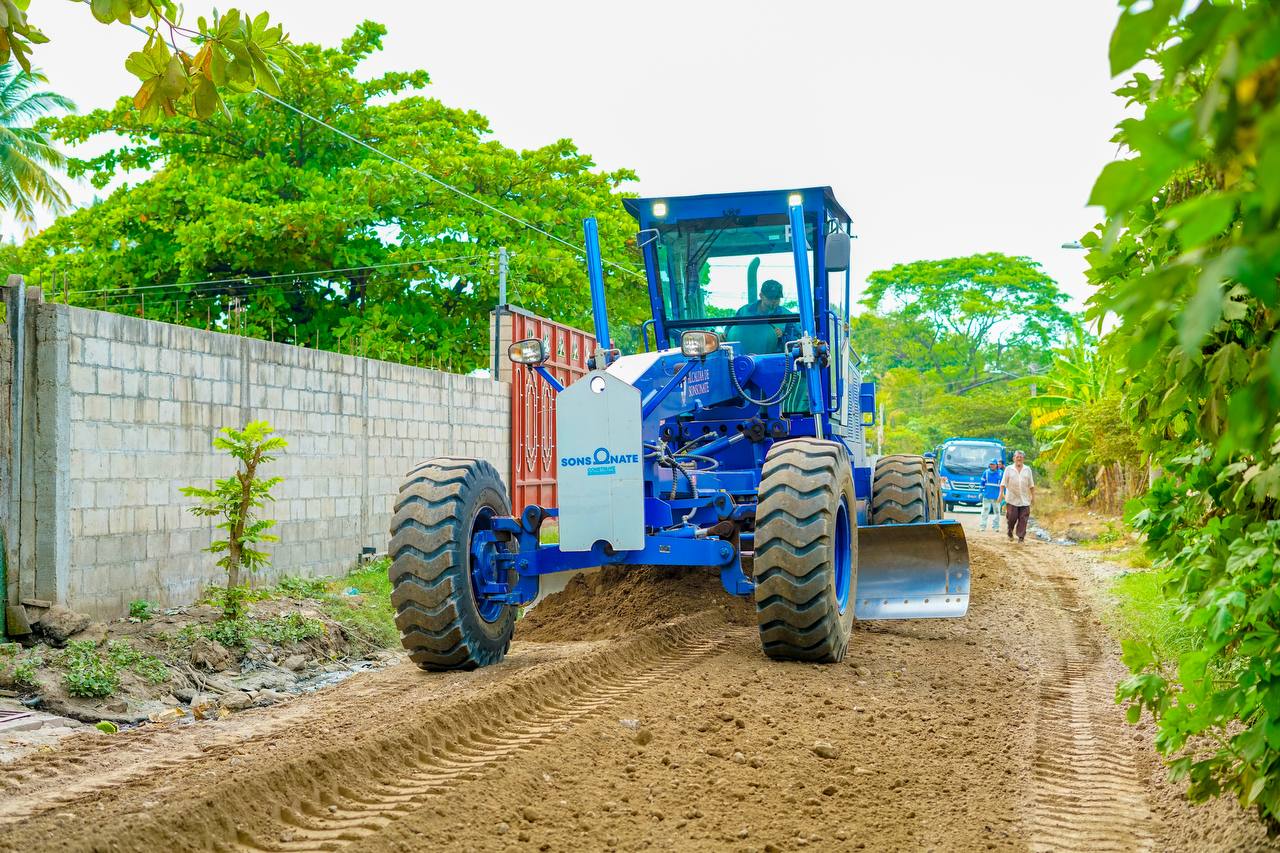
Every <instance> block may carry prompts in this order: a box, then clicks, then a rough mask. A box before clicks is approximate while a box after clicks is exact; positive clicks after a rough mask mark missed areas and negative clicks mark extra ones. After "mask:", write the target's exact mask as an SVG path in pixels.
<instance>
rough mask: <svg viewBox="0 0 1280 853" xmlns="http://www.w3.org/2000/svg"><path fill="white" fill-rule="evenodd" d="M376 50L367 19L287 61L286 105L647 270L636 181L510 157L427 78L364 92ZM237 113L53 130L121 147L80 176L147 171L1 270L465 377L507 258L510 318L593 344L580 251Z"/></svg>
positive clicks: (118, 110) (613, 307) (627, 289)
mask: <svg viewBox="0 0 1280 853" xmlns="http://www.w3.org/2000/svg"><path fill="white" fill-rule="evenodd" d="M385 32H386V30H385V28H383V27H382V26H380V25H378V24H374V23H369V22H366V23H364V24H362V25H360V27H359V28H358V29H357V30H356V31H355V33H354V34H353V35H352V36H351V37H349V38H348V39H346V40H345V41H344V42H343V43H342V44H341V45H340V46H339V47H336V48H322V47H319V46H316V45H300V46H298V47H297V48H296V50H297V53H298V54H299V56H300V57H301V59H302V62H300V63H299V64H297V65H296V66H295V67H293V68H292V69H290V70H289V71H288V72H287V73H286V74H284V75H282V76H281V78H280V85H281V88H282V91H283V93H284V98H285V100H287V101H288V102H290V103H292V104H296V105H298V106H299V107H300V108H302V109H304V110H306V111H307V112H309V113H311V114H312V115H316V116H318V117H320V118H322V119H324V120H325V121H327V122H330V123H331V124H333V125H334V126H335V127H337V128H339V129H340V130H342V131H344V132H346V133H349V134H351V135H352V136H354V137H356V138H358V139H363V140H369V141H370V142H371V143H373V144H375V145H376V146H377V147H378V148H379V149H381V150H383V151H385V152H387V153H389V154H391V155H392V156H394V157H396V158H399V159H400V160H402V161H403V162H404V163H406V164H408V165H409V166H412V167H413V168H416V169H420V170H422V171H424V172H426V173H429V174H430V175H435V176H439V177H440V178H441V179H444V180H446V181H448V182H449V183H451V184H452V185H454V186H456V187H458V188H460V189H461V190H463V191H465V192H467V193H470V194H472V195H475V196H477V197H478V198H480V199H481V200H482V201H483V202H485V203H487V204H489V205H492V206H494V207H496V208H499V209H500V210H501V211H503V212H505V213H508V214H511V215H512V216H516V217H520V218H522V219H524V220H527V221H531V222H533V223H536V224H538V225H539V226H540V227H542V228H544V229H546V230H548V231H551V232H552V233H554V234H555V235H556V236H558V237H560V238H561V239H564V240H566V241H568V242H570V243H575V244H580V243H581V226H580V223H581V220H582V219H583V218H584V217H586V216H591V215H594V216H596V217H597V218H598V219H599V221H600V230H601V235H602V248H603V254H604V256H605V258H606V259H609V260H612V261H615V262H618V263H622V264H626V265H630V266H636V265H637V259H636V256H635V250H634V224H633V223H632V222H631V220H630V218H629V217H628V216H627V215H626V214H625V212H624V211H623V210H622V206H621V204H620V201H619V195H618V192H617V191H618V189H619V187H620V185H621V184H623V183H624V182H626V181H628V180H633V179H634V174H633V173H632V172H630V171H628V170H625V169H623V170H618V171H613V172H605V173H601V172H598V171H595V169H594V166H595V164H594V163H593V162H592V160H591V159H590V157H588V156H586V155H585V154H582V153H581V152H579V151H578V150H577V149H576V147H575V146H574V145H573V143H572V142H571V141H569V140H567V139H562V140H558V141H556V142H553V143H552V144H550V145H547V146H544V147H542V148H537V149H533V150H527V151H515V150H512V149H510V148H507V147H505V146H503V145H501V144H500V143H499V142H497V141H496V140H494V139H492V138H491V135H490V130H489V124H488V121H487V120H486V119H485V118H484V117H483V116H481V115H479V114H478V113H476V112H474V111H470V110H466V109H459V108H454V107H449V106H446V105H445V104H442V103H441V102H440V101H438V100H435V99H432V98H428V97H425V96H424V95H423V94H422V89H424V88H425V87H426V86H427V85H428V83H429V77H428V75H427V72H426V71H422V70H413V71H404V72H402V71H391V72H386V73H382V74H378V75H375V76H371V77H365V76H361V75H360V74H359V66H360V65H361V63H363V62H364V61H365V60H367V59H368V58H369V57H370V56H371V55H372V54H374V53H375V52H377V51H378V50H380V49H381V46H382V39H383V36H384V35H385ZM228 104H229V105H230V106H231V110H230V115H229V116H228V115H216V116H214V117H213V118H211V119H209V120H206V121H199V120H196V119H192V118H186V117H183V116H180V115H179V116H176V117H174V118H171V119H169V120H168V121H165V122H161V123H159V124H151V123H149V122H146V121H145V120H144V119H143V118H142V117H141V116H140V115H139V114H138V113H137V111H136V110H135V109H134V108H133V105H132V103H131V102H130V101H128V100H121V102H119V103H118V104H117V105H116V106H115V108H114V109H111V110H98V111H95V112H93V113H90V114H89V115H86V116H73V117H68V118H65V119H61V120H58V121H56V122H51V123H50V127H51V129H52V132H53V134H54V136H55V138H56V139H58V140H61V141H63V142H66V143H68V144H73V145H74V144H80V143H83V142H85V141H87V140H89V139H93V138H95V137H101V136H106V137H107V138H109V139H110V138H118V140H119V141H118V143H117V144H114V145H113V146H112V147H111V148H110V149H109V150H107V151H105V152H104V153H102V154H100V155H98V156H96V157H92V158H87V159H73V160H71V161H70V163H69V171H70V173H71V174H72V175H74V176H87V177H88V178H89V179H90V180H91V181H93V182H94V183H95V185H97V186H105V185H106V183H107V182H108V181H110V180H111V179H112V178H114V177H116V176H119V175H122V174H128V173H129V171H130V170H136V169H145V170H155V172H154V174H153V175H151V176H150V177H147V178H146V179H145V180H142V181H140V182H138V183H135V184H131V185H126V186H123V187H121V188H119V189H117V190H115V191H114V192H113V193H112V194H111V195H110V196H109V197H107V198H106V199H105V200H103V201H101V202H100V203H98V204H96V205H94V206H92V207H89V208H86V209H83V210H79V211H76V212H75V213H72V214H70V215H68V216H65V217H63V218H62V219H60V220H58V221H57V222H56V223H54V224H53V225H52V226H51V227H50V228H49V229H47V230H46V231H44V232H43V233H41V234H39V235H37V236H36V237H34V238H32V239H30V240H28V241H27V243H26V244H24V245H23V246H21V247H18V248H17V249H16V250H12V249H6V250H4V251H5V252H6V253H7V254H8V255H9V257H8V258H7V259H6V260H8V261H9V264H8V266H10V268H11V269H15V270H16V271H20V272H26V273H28V274H30V275H33V276H34V278H35V279H36V280H37V281H39V282H41V283H46V284H48V285H51V286H52V288H53V289H54V291H55V292H57V291H58V290H60V289H61V286H62V283H63V281H64V280H65V281H67V282H68V283H69V287H70V289H71V291H72V293H71V301H73V302H75V303H77V304H81V305H86V306H91V307H97V308H102V309H107V310H117V311H128V312H132V313H145V315H146V316H148V317H152V318H155V319H161V320H166V321H169V322H178V323H185V324H189V325H198V326H206V325H211V326H213V327H214V328H218V329H222V330H226V331H237V332H239V333H241V334H247V335H253V336H257V337H263V338H274V339H275V340H277V341H285V342H292V343H299V344H307V345H319V346H320V347H323V348H328V349H337V350H341V351H346V352H355V353H357V354H366V355H369V356H372V357H376V358H382V359H389V360H395V361H402V362H407V363H413V364H428V363H432V364H443V365H447V366H449V367H451V368H453V369H459V370H467V369H471V368H474V367H478V366H480V365H482V364H484V363H485V360H486V355H487V353H488V312H489V311H490V309H491V308H492V307H493V305H494V304H495V303H496V301H497V271H496V269H494V266H495V261H494V259H493V254H494V253H495V252H496V250H497V249H498V247H500V246H506V247H508V248H509V249H510V250H511V252H512V255H513V257H512V262H511V282H510V287H509V293H510V298H511V301H513V302H516V303H517V304H521V305H522V306H523V307H525V308H528V309H530V310H532V311H535V312H538V313H540V314H544V315H546V316H551V317H553V318H556V319H560V320H564V321H566V322H569V323H573V324H575V325H578V326H579V327H586V328H589V327H590V299H589V297H588V295H587V284H586V276H585V274H584V272H583V269H584V267H583V265H582V262H581V259H580V257H579V256H578V254H577V253H575V252H574V250H573V249H572V248H569V247H567V246H565V245H563V244H561V243H558V242H555V241H553V240H551V239H549V238H547V237H545V236H543V235H541V234H539V233H537V232H535V231H531V230H529V229H526V228H524V227H522V226H521V225H519V224H517V223H515V222H513V221H511V220H510V219H508V218H506V217H505V216H503V215H500V214H499V213H496V212H494V210H492V209H490V208H486V207H485V206H482V205H480V204H477V203H476V202H474V201H471V200H469V199H466V198H462V197H460V196H459V195H457V194H455V193H453V192H450V191H448V190H446V189H444V188H443V187H441V186H440V185H439V184H437V183H433V182H432V181H430V180H427V179H425V178H423V177H422V176H421V175H419V174H415V172H414V171H412V170H411V169H409V168H406V167H405V166H402V165H398V164H396V163H391V162H388V161H387V160H386V159H384V158H382V157H379V156H378V155H376V154H374V153H372V152H370V151H368V150H367V149H365V148H363V147H361V146H359V145H357V144H355V143H353V142H351V141H349V140H346V139H343V138H342V137H341V136H338V135H337V134H335V133H334V132H333V131H331V130H329V129H327V128H324V127H321V126H318V125H316V124H314V123H312V122H308V121H307V120H305V119H303V118H301V117H299V116H298V115H296V114H294V113H292V112H289V111H287V110H285V109H283V108H281V107H280V106H278V105H276V104H273V103H271V102H269V101H266V100H264V99H262V98H261V97H260V96H258V95H256V94H252V93H251V94H245V95H229V96H228ZM112 134H114V135H116V136H115V137H112V136H111V135H112ZM122 249H127V251H121V250H122ZM178 282H204V283H195V284H182V285H174V283H178ZM606 285H607V288H608V290H609V299H610V313H611V316H612V317H613V318H614V319H615V320H617V321H619V322H621V323H628V322H629V323H639V322H640V320H641V319H642V318H643V317H644V316H646V315H647V299H646V297H645V291H644V287H643V281H642V279H637V278H635V277H633V276H631V275H628V274H626V273H623V272H620V271H619V270H618V269H616V268H615V267H606Z"/></svg>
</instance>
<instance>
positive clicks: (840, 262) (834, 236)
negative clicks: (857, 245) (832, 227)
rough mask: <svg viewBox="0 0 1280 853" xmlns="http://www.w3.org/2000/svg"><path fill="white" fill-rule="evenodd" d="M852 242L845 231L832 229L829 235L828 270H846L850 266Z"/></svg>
mask: <svg viewBox="0 0 1280 853" xmlns="http://www.w3.org/2000/svg"><path fill="white" fill-rule="evenodd" d="M852 242H853V241H852V240H850V238H849V235H848V234H846V233H844V232H843V231H832V232H831V233H830V234H828V235H827V250H826V266H827V272H844V271H845V270H847V269H848V268H849V254H850V248H849V247H850V244H851V243H852Z"/></svg>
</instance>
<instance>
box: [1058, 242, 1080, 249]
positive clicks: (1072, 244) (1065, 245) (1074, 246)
mask: <svg viewBox="0 0 1280 853" xmlns="http://www.w3.org/2000/svg"><path fill="white" fill-rule="evenodd" d="M1062 248H1064V249H1083V248H1084V246H1082V245H1080V241H1079V240H1072V241H1071V242H1070V243H1063V244H1062Z"/></svg>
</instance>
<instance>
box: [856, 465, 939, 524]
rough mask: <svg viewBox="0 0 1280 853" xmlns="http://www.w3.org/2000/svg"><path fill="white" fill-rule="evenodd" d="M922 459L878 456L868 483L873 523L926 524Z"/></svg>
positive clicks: (926, 484)
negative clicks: (871, 477) (871, 478)
mask: <svg viewBox="0 0 1280 853" xmlns="http://www.w3.org/2000/svg"><path fill="white" fill-rule="evenodd" d="M925 461H926V460H925V458H924V457H923V456H913V455H910V454H905V453H902V454H891V455H889V456H881V457H880V459H879V460H877V461H876V468H875V477H874V479H873V480H872V483H871V523H872V524H916V523H918V522H921V521H928V520H929V519H930V518H931V517H935V518H936V517H937V516H931V514H930V512H929V504H930V495H929V481H928V474H927V472H926V469H925Z"/></svg>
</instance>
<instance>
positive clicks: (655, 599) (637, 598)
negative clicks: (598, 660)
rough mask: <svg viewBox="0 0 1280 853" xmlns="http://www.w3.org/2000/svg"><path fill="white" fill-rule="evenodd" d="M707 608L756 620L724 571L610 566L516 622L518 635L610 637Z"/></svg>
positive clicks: (550, 639) (729, 620) (732, 619)
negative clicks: (727, 586) (727, 587)
mask: <svg viewBox="0 0 1280 853" xmlns="http://www.w3.org/2000/svg"><path fill="white" fill-rule="evenodd" d="M705 610H713V611H716V612H718V613H720V614H721V615H722V616H723V617H724V620H725V623H726V624H730V625H754V624H755V623H756V616H755V609H754V606H753V605H752V603H751V602H750V600H748V599H741V598H737V597H735V596H730V595H729V594H727V593H726V592H725V591H724V587H723V586H722V585H721V584H720V573H719V572H718V571H715V570H708V569H680V568H667V567H657V566H637V567H623V566H607V567H605V568H603V569H601V570H600V571H597V572H591V573H589V574H580V575H577V576H576V577H574V578H573V580H571V581H569V584H568V586H566V587H565V588H564V589H563V590H562V591H560V592H557V593H555V594H554V595H549V596H547V598H546V599H545V600H544V601H542V602H540V603H539V604H538V606H537V607H535V608H533V609H532V610H530V611H529V612H528V613H527V614H525V617H524V618H523V619H521V620H520V621H519V622H518V623H517V624H516V639H517V640H524V641H528V642H533V643H557V642H572V641H574V640H610V639H614V638H617V637H625V636H628V635H630V634H634V633H635V632H636V631H639V630H641V629H642V628H648V627H652V626H654V625H660V624H662V623H664V622H669V621H671V620H672V619H677V618H679V617H681V616H688V615H690V614H693V613H699V612H702V611H705Z"/></svg>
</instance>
